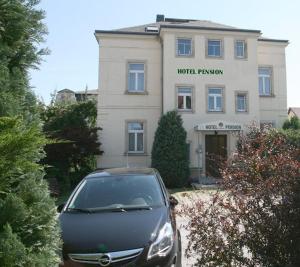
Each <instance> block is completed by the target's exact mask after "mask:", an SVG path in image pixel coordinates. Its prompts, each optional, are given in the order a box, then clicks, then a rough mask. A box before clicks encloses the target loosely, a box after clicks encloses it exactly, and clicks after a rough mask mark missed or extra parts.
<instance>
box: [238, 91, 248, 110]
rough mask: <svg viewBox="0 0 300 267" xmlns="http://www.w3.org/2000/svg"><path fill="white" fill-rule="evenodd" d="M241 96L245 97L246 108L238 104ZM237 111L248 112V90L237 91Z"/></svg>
mask: <svg viewBox="0 0 300 267" xmlns="http://www.w3.org/2000/svg"><path fill="white" fill-rule="evenodd" d="M239 96H243V97H244V107H245V109H239V106H238V97H239ZM235 111H236V112H239V113H245V112H248V93H247V92H236V94H235Z"/></svg>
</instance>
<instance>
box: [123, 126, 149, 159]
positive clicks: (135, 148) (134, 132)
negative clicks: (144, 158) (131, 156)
mask: <svg viewBox="0 0 300 267" xmlns="http://www.w3.org/2000/svg"><path fill="white" fill-rule="evenodd" d="M131 123H139V124H141V125H142V127H143V129H142V130H131V129H129V124H131ZM130 133H133V134H134V150H129V149H130V148H129V134H130ZM138 133H142V134H143V150H138V149H137V147H138V145H137V139H138V138H137V136H138ZM127 142H128V143H127V151H128V153H136V154H139V153H145V123H143V122H141V121H128V122H127Z"/></svg>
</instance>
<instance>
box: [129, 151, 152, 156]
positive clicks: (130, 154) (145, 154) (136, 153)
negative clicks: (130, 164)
mask: <svg viewBox="0 0 300 267" xmlns="http://www.w3.org/2000/svg"><path fill="white" fill-rule="evenodd" d="M127 155H128V156H149V155H148V154H147V153H146V152H130V151H128V152H124V156H127Z"/></svg>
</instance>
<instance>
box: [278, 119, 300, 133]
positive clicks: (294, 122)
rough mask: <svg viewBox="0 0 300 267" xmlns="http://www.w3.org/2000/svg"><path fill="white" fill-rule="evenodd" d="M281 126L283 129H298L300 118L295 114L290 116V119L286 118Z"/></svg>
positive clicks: (299, 127) (299, 128)
mask: <svg viewBox="0 0 300 267" xmlns="http://www.w3.org/2000/svg"><path fill="white" fill-rule="evenodd" d="M282 128H283V129H284V130H287V129H292V130H300V119H299V118H298V117H297V116H294V117H292V118H291V119H287V120H286V121H285V122H284V123H283V125H282Z"/></svg>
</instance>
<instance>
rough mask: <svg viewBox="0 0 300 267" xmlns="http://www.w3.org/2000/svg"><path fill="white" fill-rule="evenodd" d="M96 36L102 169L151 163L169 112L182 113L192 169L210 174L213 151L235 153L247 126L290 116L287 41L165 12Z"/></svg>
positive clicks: (278, 124) (276, 123)
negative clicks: (159, 129) (163, 118)
mask: <svg viewBox="0 0 300 267" xmlns="http://www.w3.org/2000/svg"><path fill="white" fill-rule="evenodd" d="M95 36H96V39H97V41H98V43H99V94H98V126H100V127H102V128H103V130H102V132H101V136H100V140H101V143H102V149H103V151H104V154H103V155H102V156H101V157H99V159H98V167H99V168H108V167H120V166H126V165H129V166H149V165H151V149H152V143H153V139H154V134H155V131H156V128H157V125H158V120H159V118H160V116H161V115H162V114H164V113H166V112H167V111H170V110H174V109H175V110H177V111H178V112H179V113H180V114H181V115H182V118H183V123H184V127H185V129H186V131H187V142H188V143H189V147H190V149H189V150H190V167H191V169H192V173H194V172H193V171H195V173H197V172H199V170H200V171H201V172H202V173H207V172H209V169H210V168H211V167H212V166H210V159H209V155H210V154H217V155H221V156H225V157H228V156H230V155H231V154H232V153H233V152H234V150H235V148H236V141H237V133H239V132H240V131H244V130H246V129H247V126H248V125H250V124H253V123H256V124H270V125H272V126H274V127H281V125H282V123H283V121H284V120H285V119H286V118H287V88H286V65H285V47H286V46H287V44H288V41H287V40H277V39H276V40H275V39H267V38H263V37H262V36H261V32H260V31H258V30H248V29H238V28H234V27H230V26H226V25H222V24H217V23H213V22H210V21H201V20H188V19H187V20H185V19H173V18H165V17H164V16H163V15H158V16H157V19H156V22H154V23H151V24H147V25H142V26H136V27H130V28H124V29H118V30H112V31H102V30H97V31H96V32H95Z"/></svg>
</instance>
